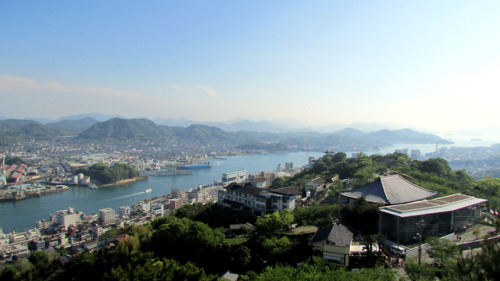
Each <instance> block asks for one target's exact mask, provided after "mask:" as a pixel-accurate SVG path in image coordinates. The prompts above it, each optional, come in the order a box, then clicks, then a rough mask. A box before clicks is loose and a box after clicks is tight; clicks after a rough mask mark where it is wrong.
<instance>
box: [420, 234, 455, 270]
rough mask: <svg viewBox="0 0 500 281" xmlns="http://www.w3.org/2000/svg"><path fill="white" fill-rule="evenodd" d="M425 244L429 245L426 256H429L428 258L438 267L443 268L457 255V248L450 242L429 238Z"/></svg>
mask: <svg viewBox="0 0 500 281" xmlns="http://www.w3.org/2000/svg"><path fill="white" fill-rule="evenodd" d="M425 242H426V243H427V244H428V245H429V248H428V249H427V254H429V257H430V258H432V259H433V260H434V262H435V263H436V264H437V266H438V267H443V266H445V265H446V263H447V261H448V260H450V259H453V260H455V259H456V257H457V255H458V252H459V249H458V246H457V245H456V244H455V243H453V242H452V241H451V240H448V239H441V238H439V237H429V238H427V239H426V241H425Z"/></svg>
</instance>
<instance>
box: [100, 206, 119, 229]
mask: <svg viewBox="0 0 500 281" xmlns="http://www.w3.org/2000/svg"><path fill="white" fill-rule="evenodd" d="M115 221H116V213H115V210H113V209H112V208H106V209H100V210H99V223H101V225H103V226H108V225H110V224H114V223H115Z"/></svg>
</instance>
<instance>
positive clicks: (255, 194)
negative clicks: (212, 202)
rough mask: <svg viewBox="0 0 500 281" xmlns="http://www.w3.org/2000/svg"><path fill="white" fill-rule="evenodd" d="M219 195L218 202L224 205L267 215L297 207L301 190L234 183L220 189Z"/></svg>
mask: <svg viewBox="0 0 500 281" xmlns="http://www.w3.org/2000/svg"><path fill="white" fill-rule="evenodd" d="M218 195H219V198H218V202H219V204H221V205H222V206H226V207H231V208H233V209H240V210H244V209H247V210H251V211H253V212H255V213H257V214H259V215H265V214H268V213H273V212H277V211H282V210H285V209H289V210H293V209H295V199H297V198H298V196H299V195H300V192H299V191H298V190H297V189H295V188H279V189H274V190H266V189H263V188H259V187H255V186H253V185H252V184H251V183H242V184H238V183H232V184H229V185H228V186H227V187H226V190H220V191H219V194H218Z"/></svg>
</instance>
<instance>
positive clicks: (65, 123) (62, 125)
mask: <svg viewBox="0 0 500 281" xmlns="http://www.w3.org/2000/svg"><path fill="white" fill-rule="evenodd" d="M98 122H99V121H97V120H96V119H94V118H91V117H85V118H83V119H80V120H73V119H67V120H62V121H58V122H54V123H49V124H48V125H50V126H52V127H55V128H59V129H63V130H67V131H71V132H75V133H76V134H79V133H81V132H83V131H85V130H87V129H88V128H90V127H92V125H94V124H96V123H98Z"/></svg>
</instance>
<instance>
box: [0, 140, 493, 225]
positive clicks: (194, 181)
mask: <svg viewBox="0 0 500 281" xmlns="http://www.w3.org/2000/svg"><path fill="white" fill-rule="evenodd" d="M479 145H486V146H489V145H491V143H487V142H480V143H478V142H472V143H471V142H469V143H464V142H461V143H456V144H453V145H447V147H451V146H456V147H457V146H469V147H470V146H479ZM440 147H441V146H440ZM443 147H444V146H443ZM404 148H408V149H419V150H421V152H422V153H423V154H425V153H428V152H433V151H435V149H436V146H435V145H434V144H399V145H393V146H390V147H386V148H383V149H380V150H379V151H363V152H364V153H366V154H374V153H377V154H387V153H392V152H394V150H395V149H404ZM358 152H359V151H358ZM346 154H347V156H348V157H350V156H351V154H352V152H346ZM322 155H323V152H294V153H283V154H266V155H243V156H231V157H227V158H226V159H225V160H221V159H213V160H212V162H213V166H212V168H210V169H199V170H193V174H190V175H179V176H157V177H149V178H148V179H147V180H144V181H138V182H133V183H129V184H125V185H121V186H109V187H101V188H100V189H98V190H92V189H90V188H87V187H71V188H70V190H69V191H64V192H60V193H54V194H48V195H45V196H42V197H34V198H27V199H25V200H21V201H12V202H0V214H1V216H0V227H2V228H3V232H4V233H8V232H11V231H17V232H19V231H23V230H26V229H28V228H33V227H35V225H36V222H37V221H39V220H42V219H45V220H47V219H48V218H49V214H51V213H54V212H56V211H58V210H64V209H66V208H67V207H69V206H71V207H74V209H75V210H76V211H82V212H84V213H87V214H91V213H97V210H99V209H102V208H108V207H110V208H113V209H115V210H117V209H118V208H119V207H120V206H125V205H127V206H130V205H132V204H133V203H134V202H138V201H142V200H145V199H151V198H153V197H159V196H163V195H166V194H169V193H170V192H171V191H172V188H177V189H179V190H181V191H186V190H189V189H192V188H196V187H197V186H198V185H200V184H203V185H209V184H212V183H213V182H214V181H219V180H221V177H222V173H225V172H232V171H237V170H243V169H246V170H247V171H248V173H256V172H260V171H269V170H275V169H276V166H277V165H278V164H282V165H284V163H286V162H293V163H294V165H295V166H296V167H300V166H302V165H304V164H306V163H307V162H308V158H309V157H320V156H322ZM148 188H150V189H151V192H149V193H146V192H144V190H145V189H148Z"/></svg>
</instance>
